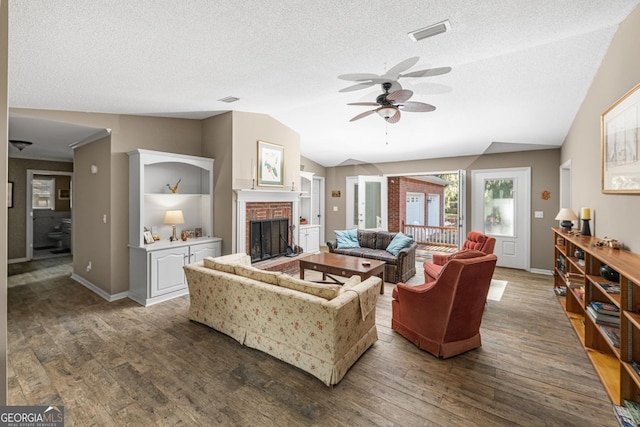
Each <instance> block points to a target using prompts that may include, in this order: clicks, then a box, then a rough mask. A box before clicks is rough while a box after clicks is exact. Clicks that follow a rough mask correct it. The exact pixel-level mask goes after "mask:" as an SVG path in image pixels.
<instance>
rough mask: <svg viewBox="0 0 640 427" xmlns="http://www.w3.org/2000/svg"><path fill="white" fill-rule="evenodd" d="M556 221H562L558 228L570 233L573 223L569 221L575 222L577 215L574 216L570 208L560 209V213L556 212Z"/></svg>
mask: <svg viewBox="0 0 640 427" xmlns="http://www.w3.org/2000/svg"><path fill="white" fill-rule="evenodd" d="M556 220H557V221H562V222H561V223H560V227H562V230H563V231H570V230H571V227H573V222H571V221H577V220H578V215H576V214H575V212H573V211H572V210H571V208H562V209H560V212H558V215H556Z"/></svg>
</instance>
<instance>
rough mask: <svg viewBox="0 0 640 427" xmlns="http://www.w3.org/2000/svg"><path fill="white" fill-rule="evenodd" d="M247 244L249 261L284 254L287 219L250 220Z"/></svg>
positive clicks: (287, 227)
mask: <svg viewBox="0 0 640 427" xmlns="http://www.w3.org/2000/svg"><path fill="white" fill-rule="evenodd" d="M249 245H250V247H251V253H250V255H251V262H256V261H262V260H265V259H270V258H275V257H277V256H281V255H286V254H287V247H289V219H288V218H276V219H264V220H260V221H250V222H249Z"/></svg>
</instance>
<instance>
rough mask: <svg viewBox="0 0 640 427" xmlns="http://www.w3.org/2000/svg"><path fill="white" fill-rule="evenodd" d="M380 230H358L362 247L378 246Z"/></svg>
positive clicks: (373, 247)
mask: <svg viewBox="0 0 640 427" xmlns="http://www.w3.org/2000/svg"><path fill="white" fill-rule="evenodd" d="M377 234H378V232H376V231H371V230H358V242H359V243H360V247H361V248H371V249H375V248H376V237H377Z"/></svg>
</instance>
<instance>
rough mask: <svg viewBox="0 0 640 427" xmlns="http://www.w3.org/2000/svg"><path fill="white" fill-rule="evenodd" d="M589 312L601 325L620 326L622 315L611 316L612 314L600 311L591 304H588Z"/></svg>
mask: <svg viewBox="0 0 640 427" xmlns="http://www.w3.org/2000/svg"><path fill="white" fill-rule="evenodd" d="M587 313H589V315H590V316H591V318H592V319H593V320H594V321H595V322H596V323H597V324H599V325H605V326H614V327H619V326H620V316H611V315H610V314H602V313H598V312H597V311H596V310H595V309H594V308H593V307H592V306H591V304H589V305H588V306H587Z"/></svg>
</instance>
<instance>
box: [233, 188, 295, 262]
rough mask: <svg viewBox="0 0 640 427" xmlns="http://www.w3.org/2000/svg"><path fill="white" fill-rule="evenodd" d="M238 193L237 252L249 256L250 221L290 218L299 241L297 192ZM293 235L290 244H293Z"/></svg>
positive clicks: (238, 191)
mask: <svg viewBox="0 0 640 427" xmlns="http://www.w3.org/2000/svg"><path fill="white" fill-rule="evenodd" d="M235 192H236V252H237V253H246V254H249V221H251V220H260V219H274V218H289V225H294V226H295V229H294V231H293V238H294V240H295V241H296V242H298V241H299V239H298V236H299V235H298V229H299V228H300V227H299V217H300V216H299V213H298V212H299V209H298V205H299V203H298V202H299V197H300V193H299V192H297V191H286V190H235ZM291 237H292V236H291V233H290V234H289V236H288V238H289V243H291Z"/></svg>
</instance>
